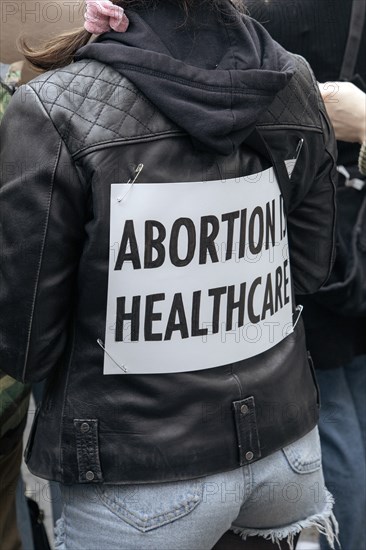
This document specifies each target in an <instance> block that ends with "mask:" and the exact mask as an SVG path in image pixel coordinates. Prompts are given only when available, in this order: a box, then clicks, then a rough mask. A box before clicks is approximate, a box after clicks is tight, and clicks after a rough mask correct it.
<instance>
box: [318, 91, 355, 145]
mask: <svg viewBox="0 0 366 550" xmlns="http://www.w3.org/2000/svg"><path fill="white" fill-rule="evenodd" d="M318 86H319V90H320V93H321V95H322V98H323V101H324V103H325V107H326V109H327V113H328V116H329V118H330V121H331V122H332V124H333V128H334V132H335V136H336V138H337V139H338V140H341V141H350V142H359V143H362V142H364V141H365V140H366V94H365V93H364V92H363V91H362V90H360V89H359V88H357V86H355V85H354V84H351V83H350V82H325V83H324V84H320V83H319V84H318Z"/></svg>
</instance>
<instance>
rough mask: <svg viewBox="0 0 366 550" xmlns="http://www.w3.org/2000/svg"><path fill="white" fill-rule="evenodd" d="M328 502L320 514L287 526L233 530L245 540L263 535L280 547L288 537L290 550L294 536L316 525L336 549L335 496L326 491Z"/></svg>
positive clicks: (235, 528)
mask: <svg viewBox="0 0 366 550" xmlns="http://www.w3.org/2000/svg"><path fill="white" fill-rule="evenodd" d="M326 498H327V502H326V505H325V509H324V511H323V512H322V513H320V514H315V515H313V516H309V517H308V518H306V519H304V520H301V521H297V522H295V523H292V524H291V525H287V526H285V527H281V528H277V529H242V528H240V527H232V529H231V530H232V531H234V533H235V534H236V535H240V536H241V538H242V539H243V540H246V538H247V537H263V538H264V539H267V540H271V541H272V542H274V543H277V544H278V546H279V547H280V541H281V540H283V539H287V543H288V546H289V550H294V538H295V536H296V535H297V534H298V533H300V532H301V531H302V530H303V529H307V528H309V527H313V528H314V527H315V529H316V530H317V531H318V532H319V533H320V534H321V535H325V536H326V538H327V541H328V543H329V545H330V547H331V548H333V549H334V543H335V542H337V543H338V544H339V540H338V522H337V520H336V518H335V516H334V514H333V504H334V499H333V496H332V495H331V494H330V493H329V491H326Z"/></svg>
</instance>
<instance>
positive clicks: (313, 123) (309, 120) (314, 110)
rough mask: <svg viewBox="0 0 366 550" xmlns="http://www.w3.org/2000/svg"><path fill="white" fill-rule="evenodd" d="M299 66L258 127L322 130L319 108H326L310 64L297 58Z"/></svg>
mask: <svg viewBox="0 0 366 550" xmlns="http://www.w3.org/2000/svg"><path fill="white" fill-rule="evenodd" d="M293 57H294V60H295V63H296V65H297V70H296V71H295V73H294V75H293V77H292V78H291V80H290V81H289V83H288V84H287V86H285V88H283V90H281V91H280V92H279V93H278V94H277V95H276V97H275V99H274V101H273V102H272V103H271V105H270V106H269V108H268V110H267V111H266V113H265V114H264V115H263V116H262V117H261V119H260V122H259V124H258V126H260V127H261V126H273V125H276V126H277V125H278V126H287V125H289V126H294V125H296V126H300V127H301V126H302V127H304V126H307V127H312V128H319V129H321V127H322V125H321V120H320V116H319V108H321V107H322V103H321V99H320V94H319V92H318V88H317V84H316V80H315V77H314V75H313V73H312V72H311V69H310V67H309V64H308V63H307V61H305V59H304V58H303V57H301V56H299V55H294V56H293Z"/></svg>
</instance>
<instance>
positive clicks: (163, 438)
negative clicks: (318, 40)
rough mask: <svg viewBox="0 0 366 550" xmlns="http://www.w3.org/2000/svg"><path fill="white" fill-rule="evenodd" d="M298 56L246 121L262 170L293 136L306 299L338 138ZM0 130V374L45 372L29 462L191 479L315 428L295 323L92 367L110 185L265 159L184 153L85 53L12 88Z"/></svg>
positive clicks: (79, 474) (295, 240)
mask: <svg viewBox="0 0 366 550" xmlns="http://www.w3.org/2000/svg"><path fill="white" fill-rule="evenodd" d="M295 62H296V65H297V70H296V72H295V74H294V76H293V78H292V79H291V80H290V82H289V84H288V85H287V86H285V88H284V89H283V90H282V91H281V92H279V93H278V94H277V96H276V97H275V99H274V101H273V103H272V104H271V106H270V108H269V109H268V110H267V111H266V112H265V113H264V115H263V116H262V117H261V119H260V120H258V124H257V130H258V132H259V135H261V136H263V137H265V139H266V140H267V143H268V144H269V146H270V151H271V155H272V160H273V161H274V162H275V163H276V162H282V161H283V160H284V159H286V158H289V157H291V156H293V152H294V148H295V147H296V144H297V143H298V141H299V139H303V140H304V144H303V147H302V151H301V155H300V156H299V160H298V162H297V164H296V167H295V170H294V172H293V175H292V179H291V189H290V190H288V195H289V200H288V231H289V236H290V250H291V266H292V276H293V281H294V285H295V290H296V292H298V293H308V292H314V291H315V290H316V289H317V288H319V287H320V286H321V285H322V283H324V281H325V280H326V279H327V277H328V274H329V271H330V268H331V263H332V254H333V229H334V174H335V173H334V158H333V155H334V147H335V143H334V138H333V135H332V132H331V131H330V127H329V124H328V122H327V118H326V116H325V113H324V106H323V104H322V102H321V100H320V99H319V95H318V94H317V92H316V89H315V85H314V82H313V79H312V76H311V74H310V71H309V69H308V66H307V64H306V63H305V62H304V61H303V60H302V59H297V60H296V61H295ZM98 75H99V76H98ZM100 90H102V91H103V93H98V92H100ZM304 90H306V92H305V91H304ZM309 90H310V92H309ZM105 98H107V100H106V99H105ZM2 134H3V139H2V153H1V155H2V156H1V163H2V183H1V188H0V189H1V191H0V197H1V225H2V237H1V238H2V246H1V255H2V258H1V264H2V265H1V271H2V279H1V290H0V308H1V325H0V330H1V341H0V354H1V367H2V368H3V369H4V370H5V371H6V372H8V373H10V374H11V375H12V376H14V377H16V378H18V379H20V380H23V381H37V380H42V379H44V378H46V377H47V386H46V391H45V395H44V399H43V401H42V404H41V406H40V407H39V408H38V410H37V413H36V417H35V421H34V425H33V429H32V433H31V436H30V439H29V443H28V446H27V449H26V461H27V463H28V466H29V468H30V469H31V471H33V472H34V473H35V474H37V475H38V476H41V477H44V478H48V479H54V480H58V481H61V482H63V483H83V482H105V483H131V482H158V481H169V480H178V479H186V478H193V477H198V476H202V475H208V474H213V473H215V472H220V471H225V470H230V469H234V468H236V467H239V465H242V464H247V463H250V462H251V461H254V460H258V459H260V458H261V457H265V456H267V455H269V454H270V453H273V452H274V451H275V450H277V449H279V448H281V447H283V446H284V445H286V444H288V443H290V442H291V441H294V440H296V439H297V438H299V437H301V436H302V435H304V434H305V433H306V432H308V431H309V430H310V429H311V428H312V427H313V426H314V425H315V423H316V421H317V414H318V398H317V390H316V385H315V382H314V375H313V371H312V368H311V365H309V362H308V356H307V353H306V347H305V341H304V331H303V326H302V323H301V321H300V322H299V323H298V324H297V326H296V329H295V331H294V333H293V334H291V335H289V336H288V337H286V338H285V339H284V340H283V341H282V342H281V343H280V344H278V345H276V346H275V347H273V348H272V349H270V350H268V351H266V352H265V353H262V354H261V355H258V356H256V357H253V358H251V359H248V360H245V361H240V362H237V363H234V364H226V365H223V366H219V367H217V368H213V369H208V370H202V371H195V372H184V373H179V374H164V375H162V374H153V375H126V376H114V375H109V376H103V373H102V365H103V350H102V349H101V348H100V347H99V346H98V344H97V339H98V338H100V337H101V335H102V336H103V334H104V331H105V315H106V296H107V283H108V254H109V227H108V224H107V223H106V221H105V220H106V219H108V216H109V213H108V212H109V185H110V183H111V182H116V181H119V182H126V181H128V180H129V179H130V178H131V177H132V176H133V174H134V170H135V168H136V166H137V165H138V164H139V163H141V162H142V163H143V164H144V171H143V172H142V173H141V175H140V178H139V180H138V182H170V181H198V180H200V178H202V174H207V179H211V180H213V179H221V178H222V177H223V175H224V176H225V174H227V175H228V176H229V177H233V175H234V174H236V175H239V174H252V173H256V172H259V171H261V170H263V169H264V168H267V167H268V165H269V163H268V160H267V159H266V158H265V157H264V156H263V155H262V154H260V153H259V152H258V151H256V150H255V146H254V145H253V144H251V145H250V146H249V145H248V144H247V143H245V142H244V143H243V144H242V146H241V147H239V149H237V150H236V151H235V152H234V153H233V154H231V155H229V156H223V155H218V154H215V153H209V152H202V153H197V150H196V149H195V148H194V146H193V145H192V142H191V140H190V139H189V137H188V136H187V134H186V133H185V132H183V131H182V130H181V129H180V128H179V127H177V126H176V125H175V124H173V123H172V122H171V121H170V120H169V119H168V118H166V117H165V116H164V115H163V114H162V113H161V112H159V111H157V110H156V108H155V107H154V106H153V105H152V104H151V103H150V102H149V101H147V100H146V98H145V97H144V96H143V95H142V94H141V92H139V90H138V89H136V88H135V87H134V86H133V85H132V84H131V82H129V81H128V80H127V79H126V78H124V77H123V76H122V75H121V74H119V73H118V72H116V71H115V70H114V69H112V68H110V67H108V66H106V65H102V64H101V63H99V62H97V61H93V60H83V61H78V62H77V63H74V64H73V65H71V66H68V67H66V68H65V69H60V70H57V71H54V72H52V73H46V74H45V75H42V76H40V77H39V78H37V79H36V80H35V81H32V82H31V83H30V85H27V86H24V87H22V88H21V89H20V90H19V91H18V92H17V94H16V95H15V98H14V99H13V101H12V104H11V105H10V107H9V109H8V112H7V113H6V115H5V118H4V121H3V125H2ZM138 182H137V183H136V185H138ZM243 405H246V406H245V407H243Z"/></svg>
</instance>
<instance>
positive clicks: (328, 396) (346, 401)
mask: <svg viewBox="0 0 366 550" xmlns="http://www.w3.org/2000/svg"><path fill="white" fill-rule="evenodd" d="M360 365H361V364H360V362H359V361H357V362H356V364H355V366H354V367H353V365H352V364H350V365H348V366H347V367H345V368H339V369H332V370H323V371H322V370H318V371H317V379H318V383H319V387H320V394H321V401H322V409H321V413H320V422H319V431H320V438H321V446H322V455H323V469H324V477H325V482H326V484H327V487H328V488H329V490H330V491H331V492H332V494H333V496H334V498H335V505H334V514H335V516H336V518H337V521H338V523H339V540H340V545H341V547H342V548H343V549H345V550H365V548H366V546H365V512H366V494H365V483H366V480H365V479H366V464H365V447H364V442H363V435H362V429H361V425H360V414H364V413H362V409H364V407H365V392H366V387H365V385H366V378H365V375H366V365H364V364H363V368H360ZM355 395H356V399H355V397H354V396H355ZM363 422H365V419H364V418H363ZM321 548H322V550H328V549H329V545H328V543H327V542H326V541H325V540H324V539H323V537H322V538H321Z"/></svg>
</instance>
